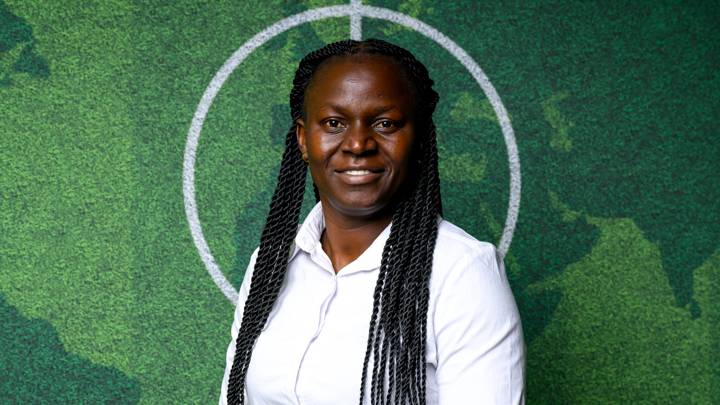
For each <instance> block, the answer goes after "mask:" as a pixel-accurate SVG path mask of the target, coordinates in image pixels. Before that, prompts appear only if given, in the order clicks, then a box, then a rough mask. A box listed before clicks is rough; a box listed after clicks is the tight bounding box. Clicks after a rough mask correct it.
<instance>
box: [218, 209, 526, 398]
mask: <svg viewBox="0 0 720 405" xmlns="http://www.w3.org/2000/svg"><path fill="white" fill-rule="evenodd" d="M390 226H391V225H388V226H387V228H385V229H384V230H383V231H382V232H381V233H380V235H378V237H377V238H376V239H375V240H374V241H373V242H372V244H371V245H370V246H369V247H368V248H367V249H366V250H365V251H364V252H363V253H362V254H361V255H360V256H359V257H358V258H357V259H355V260H354V261H353V262H351V263H349V264H348V265H347V266H345V267H343V268H342V269H340V271H339V272H337V274H336V273H335V271H334V270H333V266H332V263H331V261H330V258H329V257H328V256H327V254H326V253H325V252H324V251H323V249H322V245H321V243H320V235H321V234H322V231H323V229H324V228H325V222H324V218H323V213H322V207H321V204H320V203H318V204H317V205H316V206H315V207H314V208H313V210H312V211H311V212H310V214H309V215H308V217H307V218H306V220H305V221H304V222H303V224H302V226H301V227H300V229H299V231H298V233H297V236H296V238H295V244H294V247H293V249H292V253H291V256H290V261H289V264H288V269H287V275H286V277H285V281H284V283H283V286H282V287H281V290H280V294H279V296H278V299H277V302H276V303H275V305H274V306H273V309H272V311H271V312H270V315H269V317H268V321H267V322H266V324H265V328H264V329H263V331H262V333H261V334H260V336H259V337H258V339H257V342H256V344H255V347H254V349H253V354H252V358H251V361H250V365H249V367H248V372H247V381H246V399H247V400H246V403H248V404H252V405H260V404H262V405H266V404H278V405H279V404H282V405H288V404H312V405H337V404H357V403H358V401H359V397H360V395H359V394H360V380H361V375H362V369H363V361H364V358H365V350H366V344H367V338H368V328H369V325H370V317H371V314H372V308H373V292H374V289H375V284H376V282H377V278H378V273H379V269H380V261H381V257H382V251H383V248H384V246H385V241H386V240H387V238H388V236H389V234H390ZM256 258H257V250H255V252H254V253H253V255H252V258H251V259H250V265H249V266H248V270H247V272H246V274H245V279H244V280H243V283H242V286H241V287H240V293H239V301H238V305H237V308H236V310H235V317H234V321H233V325H232V329H231V335H232V340H231V341H230V345H229V347H228V350H227V356H226V361H227V362H226V368H225V375H224V378H223V381H222V388H221V397H220V404H225V403H226V398H227V384H228V379H229V376H230V369H231V367H232V362H233V359H234V356H235V340H236V339H237V335H238V330H239V327H240V322H241V320H242V314H243V310H244V306H245V300H246V299H247V296H248V292H249V290H250V280H251V279H252V271H253V269H254V265H255V260H256ZM425 354H426V356H425V358H426V370H427V400H428V404H441V405H455V404H503V405H506V404H523V403H524V398H525V395H524V382H525V344H524V341H523V335H522V327H521V324H520V316H519V314H518V310H517V306H516V304H515V299H514V298H513V295H512V292H511V290H510V286H509V284H508V280H507V276H506V274H505V268H504V265H503V262H502V259H501V258H500V257H499V255H498V254H497V252H496V250H495V248H494V246H493V245H492V244H490V243H486V242H479V241H477V240H476V239H475V238H473V237H472V236H470V235H468V234H467V233H465V232H464V231H463V230H462V229H460V228H458V227H456V226H455V225H453V224H451V223H450V222H448V221H445V220H440V222H439V226H438V236H437V243H436V246H435V252H434V256H433V269H432V273H431V276H430V299H429V306H428V314H427V344H426V352H425ZM370 366H371V365H370ZM371 371H372V369H371V368H370V369H369V372H371ZM367 385H368V387H366V390H368V392H369V385H370V384H369V383H368V384H367ZM365 398H366V400H367V401H365V402H366V403H368V404H369V403H370V402H369V398H368V395H366V396H365Z"/></svg>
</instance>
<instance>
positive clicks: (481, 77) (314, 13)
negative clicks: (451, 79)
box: [183, 1, 521, 304]
mask: <svg viewBox="0 0 720 405" xmlns="http://www.w3.org/2000/svg"><path fill="white" fill-rule="evenodd" d="M347 16H350V17H351V31H352V37H353V38H358V39H359V37H360V35H361V34H360V20H359V18H358V17H359V16H362V17H370V18H376V19H380V20H386V21H390V22H393V23H396V24H399V25H402V26H405V27H407V28H410V29H412V30H413V31H416V32H419V33H420V34H422V35H424V36H426V37H428V38H430V39H432V40H433V41H435V42H436V43H437V44H439V45H440V46H442V47H443V48H445V50H447V51H448V52H450V54H451V55H453V56H454V57H455V58H456V59H458V60H459V61H460V63H462V65H463V66H465V68H466V69H467V70H468V71H469V72H470V74H471V75H472V76H473V78H474V79H475V81H477V83H478V84H479V85H480V88H481V89H482V90H483V92H484V93H485V96H486V97H487V98H488V99H489V100H490V104H491V105H492V107H493V110H494V111H495V115H496V116H497V118H498V121H499V122H500V128H501V129H502V133H503V137H504V139H505V146H506V148H507V155H508V165H509V169H510V198H509V201H508V211H507V218H506V219H505V227H504V229H503V233H502V237H501V238H500V242H499V243H498V251H499V253H500V255H501V256H505V254H506V253H507V251H508V249H509V248H510V243H511V242H512V238H513V232H514V231H515V225H516V223H517V218H518V212H519V210H520V188H521V181H520V157H519V155H518V149H517V144H516V142H515V133H514V131H513V129H512V126H511V125H510V118H509V117H508V114H507V110H505V106H504V105H503V103H502V101H501V100H500V96H499V95H498V94H497V91H495V88H494V87H493V85H492V84H491V83H490V80H489V79H488V78H487V76H486V75H485V73H484V72H483V71H482V69H480V66H478V64H477V63H476V62H475V61H474V60H473V58H472V57H470V55H468V53H467V52H465V50H464V49H462V48H461V47H460V46H459V45H458V44H456V43H455V42H454V41H453V40H451V39H450V38H448V37H447V36H445V34H443V33H441V32H440V31H438V30H436V29H435V28H433V27H431V26H429V25H427V24H425V23H424V22H422V21H420V20H418V19H415V18H413V17H410V16H407V15H405V14H402V13H399V12H396V11H392V10H389V9H386V8H381V7H373V6H365V5H361V4H358V2H357V1H353V3H352V4H350V5H341V6H331V7H323V8H317V9H312V10H307V11H304V12H302V13H298V14H295V15H292V16H290V17H287V18H284V19H282V20H280V21H278V22H276V23H274V24H272V25H270V26H269V27H267V28H265V29H264V30H263V31H261V32H259V33H258V34H256V35H255V36H253V37H252V38H250V39H249V40H248V41H247V42H245V43H244V44H243V45H242V46H241V47H240V48H238V50H237V51H235V52H234V53H233V54H232V55H231V56H230V58H228V59H227V61H225V63H224V64H223V65H222V67H220V69H219V70H218V71H217V73H215V76H214V77H213V79H212V80H211V81H210V84H209V85H208V87H207V88H206V89H205V92H204V93H203V96H202V98H201V99H200V103H199V104H198V107H197V109H196V110H195V114H194V116H193V119H192V123H191V124H190V130H189V131H188V136H187V141H186V144H185V155H184V160H183V199H184V203H185V215H186V216H187V220H188V225H189V226H190V233H191V235H192V238H193V242H194V243H195V246H196V247H197V250H198V253H199V254H200V258H201V259H202V261H203V263H204V264H205V267H206V269H207V271H208V273H209V274H210V276H211V277H212V279H213V281H214V282H215V284H216V285H217V286H218V287H219V288H220V290H221V291H222V292H223V294H225V296H226V297H227V298H228V299H229V300H230V301H231V302H232V303H233V304H237V300H238V293H237V291H235V289H234V288H233V286H232V285H231V284H230V282H229V281H228V280H227V279H226V278H225V275H224V274H223V273H222V271H220V268H219V266H218V265H217V263H216V262H215V258H214V257H213V255H212V253H211V252H210V248H209V247H208V244H207V241H206V240H205V236H204V235H203V231H202V226H201V224H200V218H199V216H198V210H197V203H196V201H195V157H196V153H197V148H198V143H199V140H200V131H201V130H202V126H203V122H204V121H205V117H206V116H207V113H208V111H209V110H210V106H211V105H212V103H213V100H214V99H215V96H217V94H218V92H219V91H220V88H221V87H222V86H223V84H224V83H225V81H226V80H227V79H228V77H229V76H230V74H231V73H232V72H233V71H234V70H235V69H236V68H237V67H238V66H239V65H240V64H241V63H242V62H243V61H244V60H245V58H247V57H248V56H249V55H250V54H251V53H252V52H253V51H255V50H256V49H257V48H259V47H260V46H262V45H263V44H265V43H266V42H267V41H269V40H270V39H272V38H274V37H276V36H277V35H279V34H282V33H283V32H285V31H287V30H289V29H291V28H294V27H296V26H298V25H301V24H305V23H309V22H313V21H318V20H323V19H326V18H337V17H347Z"/></svg>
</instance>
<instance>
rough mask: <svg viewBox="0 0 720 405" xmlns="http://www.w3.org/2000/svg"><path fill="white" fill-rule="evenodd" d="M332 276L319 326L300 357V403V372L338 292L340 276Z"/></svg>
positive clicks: (297, 376) (321, 309) (321, 311)
mask: <svg viewBox="0 0 720 405" xmlns="http://www.w3.org/2000/svg"><path fill="white" fill-rule="evenodd" d="M311 257H312V259H313V261H315V262H316V263H317V261H318V260H317V258H316V257H315V255H314V254H313V255H312V256H311ZM331 277H332V284H331V289H330V291H329V292H328V294H327V296H326V297H325V299H324V300H323V302H322V304H320V308H319V310H320V313H319V317H318V324H317V328H316V329H315V333H314V334H313V336H312V337H311V338H310V340H309V341H308V343H307V345H306V346H305V350H304V351H303V354H302V356H301V357H300V363H299V364H298V369H297V374H296V376H295V387H294V392H295V398H296V400H297V402H298V404H300V403H302V401H301V400H300V395H299V394H298V382H299V381H300V372H301V370H302V367H303V364H304V363H305V357H306V356H307V353H308V351H309V350H310V347H311V346H312V344H313V343H314V342H315V340H317V337H318V336H319V335H320V332H321V331H322V329H323V326H324V325H325V318H326V316H327V312H328V309H329V308H330V304H331V303H332V301H333V299H334V298H335V294H336V293H337V283H338V277H337V275H335V274H332V275H331Z"/></svg>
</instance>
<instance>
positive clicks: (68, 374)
mask: <svg viewBox="0 0 720 405" xmlns="http://www.w3.org/2000/svg"><path fill="white" fill-rule="evenodd" d="M330 3H331V2H325V1H320V0H309V1H304V2H288V1H262V2H261V1H257V2H246V1H238V2H223V3H215V2H211V3H209V4H205V3H199V2H194V1H176V2H162V1H157V2H134V1H129V0H128V1H114V2H110V1H105V2H82V3H80V2H78V3H71V2H44V1H3V0H0V402H3V403H5V402H19V403H29V402H42V401H52V402H59V403H80V402H87V403H97V402H114V403H125V402H126V403H136V402H138V401H139V402H142V403H211V402H214V401H215V400H216V398H217V396H218V394H219V383H220V379H221V376H222V372H223V367H224V363H223V362H224V352H225V348H226V345H227V343H228V339H229V327H230V322H231V314H232V310H233V308H232V306H231V304H230V303H229V301H228V300H227V299H226V298H225V296H224V295H223V294H222V293H221V291H220V290H219V289H218V288H217V287H216V286H215V284H214V283H213V280H212V279H211V278H210V276H209V275H208V273H207V271H206V269H205V265H204V264H203V262H202V261H201V259H200V256H199V255H198V252H197V249H196V247H195V245H194V243H193V240H192V238H191V236H190V231H189V227H188V222H187V219H186V215H185V208H184V202H183V188H182V173H183V157H184V150H185V145H186V138H187V135H188V129H189V127H190V122H191V120H192V117H193V114H194V113H195V110H196V108H197V106H198V103H199V101H200V98H201V96H202V94H203V92H204V91H205V89H206V86H207V85H208V83H210V81H211V79H212V78H213V75H214V74H215V73H216V71H217V70H218V69H219V67H220V66H221V65H222V64H223V63H224V62H225V60H226V59H227V58H228V57H230V55H231V54H232V53H233V52H234V51H235V50H236V49H237V48H238V47H239V46H240V45H242V44H243V43H244V42H245V41H247V40H248V39H249V38H251V37H252V36H253V35H255V34H256V33H258V32H260V31H262V30H263V29H265V28H266V27H268V26H269V25H271V24H273V23H275V22H276V21H278V20H280V19H282V18H284V17H287V16H290V15H292V14H295V13H298V12H302V11H305V10H308V9H314V8H318V7H322V6H327V5H329V4H330ZM336 4H343V3H336ZM365 4H370V5H375V6H382V7H386V8H388V9H390V10H395V11H399V12H402V13H404V14H406V15H409V16H412V17H414V18H417V19H419V20H421V21H424V22H425V23H427V24H430V25H432V26H433V27H435V28H437V29H438V30H440V31H441V32H442V33H444V34H445V35H447V36H448V37H450V38H451V39H453V40H454V41H455V42H456V43H457V44H458V45H460V46H461V47H462V48H463V49H464V50H465V51H466V52H467V53H468V54H469V55H470V56H471V57H472V58H474V60H475V61H476V62H477V63H478V64H479V65H480V66H481V67H482V69H483V71H484V72H485V73H486V74H487V76H488V78H489V79H490V81H491V83H492V85H493V86H494V88H495V89H496V90H497V92H498V94H499V96H500V98H501V99H502V102H503V104H504V106H505V108H506V109H507V111H508V113H509V117H510V119H511V123H512V128H513V129H514V131H515V136H516V139H517V146H518V150H519V157H520V164H521V173H522V180H523V182H522V200H521V204H520V210H519V221H518V223H517V227H516V229H515V232H514V238H513V241H512V244H511V246H510V249H509V252H508V254H507V256H506V258H505V261H506V264H507V267H508V272H509V276H510V278H511V283H512V285H513V289H514V293H515V296H516V298H517V301H518V304H519V306H520V309H521V313H522V317H523V325H524V328H525V337H526V342H527V345H528V363H527V367H528V373H527V383H528V387H527V399H528V403H548V404H556V403H636V402H645V403H707V404H710V403H720V366H719V364H720V186H719V184H720V179H719V178H718V173H719V172H720V140H719V139H720V138H719V137H718V135H720V134H718V128H719V125H718V124H720V122H719V121H720V118H719V117H720V97H719V96H718V94H720V75H718V66H720V52H719V51H718V45H717V44H719V43H720V29H719V28H720V27H719V26H718V21H720V6H718V4H717V3H716V2H702V1H696V2H685V3H682V4H681V3H679V2H674V1H663V2H650V1H646V2H642V1H627V2H620V1H614V2H599V3H597V4H595V3H585V2H583V3H579V2H555V1H537V2H506V1H493V2H484V1H483V2H476V1H452V2H446V1H429V0H408V1H402V2H399V1H388V2H379V1H370V2H365ZM349 26H350V21H349V19H348V18H335V19H327V20H323V21H319V22H315V23H310V24H304V25H301V26H299V27H297V28H294V29H291V30H289V31H287V32H285V33H283V34H281V35H279V36H277V37H275V38H273V39H272V40H270V41H269V42H268V43H266V44H265V45H263V46H262V47H260V48H259V49H258V50H257V51H255V52H253V53H252V54H251V55H250V56H249V57H248V58H247V59H246V60H245V61H244V62H243V63H242V64H241V65H240V66H239V67H238V68H237V69H236V70H235V71H234V72H233V74H232V75H231V76H230V78H229V79H228V80H227V81H226V82H225V84H224V86H223V87H222V89H221V90H220V92H219V93H218V95H217V97H216V98H215V101H214V103H213V104H212V107H211V109H210V110H209V112H208V115H207V118H206V120H205V122H204V125H203V130H202V136H201V138H200V142H199V145H198V150H197V156H196V157H197V160H196V164H195V183H194V184H195V188H196V192H197V195H196V197H197V207H198V213H199V218H200V221H201V223H202V227H203V231H204V236H205V239H206V240H207V243H208V246H209V248H210V250H211V252H212V255H213V257H214V258H215V260H216V261H217V264H218V266H219V268H220V269H221V270H222V272H223V274H224V275H225V277H227V279H228V280H229V281H230V282H231V283H232V284H233V285H234V286H235V287H237V286H239V283H240V280H241V279H242V273H243V271H244V268H245V266H246V264H247V260H248V258H249V255H250V253H251V251H252V250H253V249H254V247H255V246H256V244H257V241H258V236H259V232H260V228H261V226H262V223H263V220H264V216H265V213H266V211H267V204H268V202H269V198H270V194H271V191H272V190H271V188H272V186H273V183H274V177H275V175H276V173H277V170H278V162H279V156H280V153H281V148H282V137H283V136H284V134H285V132H286V130H287V127H288V125H289V121H288V107H287V106H286V104H287V93H288V90H289V88H290V81H291V76H292V73H293V71H294V66H295V65H296V64H297V62H298V60H299V58H300V57H302V55H304V54H305V53H306V52H308V51H309V50H312V49H314V48H317V47H319V46H321V45H323V44H324V43H327V42H330V41H334V40H338V39H343V38H347V37H348V36H349V35H350V32H349ZM362 35H363V37H378V38H383V39H386V40H390V41H393V42H396V43H398V44H400V45H403V46H406V47H408V48H409V49H411V50H412V51H413V52H414V53H415V54H416V55H417V56H418V57H419V58H421V59H422V60H423V61H425V62H426V64H427V65H428V67H429V69H430V71H431V75H432V76H433V77H434V78H435V79H436V82H437V89H438V91H439V93H440V95H441V102H440V105H439V107H438V111H437V114H436V122H437V124H438V127H439V143H440V145H439V146H440V153H441V176H442V187H443V193H444V198H445V206H446V216H447V218H448V219H449V220H450V221H452V222H454V223H456V224H458V225H460V226H461V227H463V228H465V229H466V230H468V231H469V232H470V233H472V234H473V235H475V236H476V237H478V238H479V239H484V240H489V241H492V242H495V243H497V242H498V240H499V238H500V235H501V233H502V231H503V226H504V224H505V218H506V211H507V205H508V198H509V197H508V196H509V174H508V159H507V152H506V149H505V143H504V141H503V136H502V133H501V130H500V126H499V125H498V120H497V117H496V115H495V112H494V111H493V108H492V106H491V103H490V102H489V101H488V99H487V97H486V96H485V94H484V93H483V92H482V91H481V89H480V88H479V87H478V85H477V84H476V83H475V81H474V80H473V78H472V77H471V76H470V74H469V73H468V72H467V71H466V70H465V68H464V67H463V66H462V65H461V64H460V62H458V61H457V60H456V59H455V58H453V57H452V56H450V54H449V53H447V52H446V51H445V50H444V49H442V48H441V47H440V46H438V45H437V44H436V43H434V42H433V41H431V40H429V39H427V38H425V37H423V36H422V35H420V34H418V33H417V32H414V31H412V30H409V29H407V28H403V27H400V26H398V25H394V24H392V23H389V22H385V21H381V20H377V19H370V18H364V19H363V20H362ZM306 210H307V207H306Z"/></svg>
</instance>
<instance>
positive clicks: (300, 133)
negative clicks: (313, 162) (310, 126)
mask: <svg viewBox="0 0 720 405" xmlns="http://www.w3.org/2000/svg"><path fill="white" fill-rule="evenodd" d="M295 136H296V137H297V143H298V147H299V148H300V153H301V154H302V156H303V160H305V161H307V145H306V144H305V121H303V119H302V118H298V119H297V120H296V121H295Z"/></svg>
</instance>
